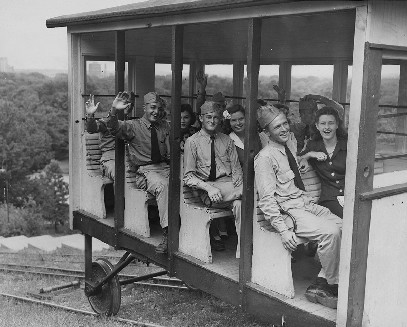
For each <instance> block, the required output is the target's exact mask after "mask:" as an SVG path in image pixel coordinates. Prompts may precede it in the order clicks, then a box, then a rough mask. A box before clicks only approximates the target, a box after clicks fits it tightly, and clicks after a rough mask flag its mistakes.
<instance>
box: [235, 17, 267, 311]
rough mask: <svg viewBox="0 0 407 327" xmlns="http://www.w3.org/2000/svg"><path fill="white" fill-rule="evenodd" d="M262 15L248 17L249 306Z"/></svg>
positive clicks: (245, 236)
mask: <svg viewBox="0 0 407 327" xmlns="http://www.w3.org/2000/svg"><path fill="white" fill-rule="evenodd" d="M261 23H262V21H261V19H259V18H254V19H251V20H250V21H249V26H248V27H249V31H248V32H249V35H248V49H247V77H248V81H249V88H248V92H249V93H248V100H249V101H247V112H246V130H245V140H244V148H245V152H244V163H243V199H242V218H243V217H244V219H242V222H241V231H240V261H239V287H240V290H239V291H240V295H241V298H240V303H241V306H242V307H243V308H245V307H246V287H245V286H246V283H248V282H249V281H250V280H251V268H252V253H253V205H254V199H253V197H254V155H255V149H256V143H257V141H258V135H257V124H256V119H257V114H256V110H257V95H258V84H259V69H260V47H261Z"/></svg>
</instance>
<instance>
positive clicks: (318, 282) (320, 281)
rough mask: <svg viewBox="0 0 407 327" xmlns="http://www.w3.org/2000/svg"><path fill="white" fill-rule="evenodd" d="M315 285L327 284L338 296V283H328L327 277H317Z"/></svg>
mask: <svg viewBox="0 0 407 327" xmlns="http://www.w3.org/2000/svg"><path fill="white" fill-rule="evenodd" d="M314 285H319V286H325V287H328V288H329V290H330V291H331V293H332V294H333V295H334V296H336V297H337V296H338V284H328V282H327V280H326V279H325V278H322V277H317V278H316V279H315V283H314Z"/></svg>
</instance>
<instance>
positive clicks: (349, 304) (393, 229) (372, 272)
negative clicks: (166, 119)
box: [47, 0, 407, 327]
mask: <svg viewBox="0 0 407 327" xmlns="http://www.w3.org/2000/svg"><path fill="white" fill-rule="evenodd" d="M406 17H407V3H406V2H403V1H379V0H377V1H376V0H370V1H284V0H268V1H262V0H234V1H231V0H201V1H182V0H180V1H176V2H173V1H168V0H157V1H155V0H151V1H147V2H143V3H135V4H133V5H126V6H121V7H115V8H108V9H104V10H99V11H94V12H87V13H80V14H76V15H69V16H62V17H56V18H53V19H49V20H47V26H48V27H49V28H54V27H67V34H68V45H69V50H68V51H69V53H68V55H69V107H70V208H71V213H72V214H71V226H72V227H73V228H75V229H78V230H80V231H82V232H83V233H84V234H85V235H86V238H85V239H86V249H85V263H86V279H87V291H88V295H89V297H90V299H92V297H96V298H97V296H98V292H100V290H101V287H100V283H99V286H97V285H96V284H97V283H96V284H95V280H96V282H97V281H100V280H101V279H103V278H104V277H106V276H111V275H112V276H113V279H110V280H109V282H108V285H109V286H110V287H109V292H110V293H108V295H109V296H108V298H109V299H110V300H108V301H107V304H106V306H105V307H102V308H101V307H98V308H97V309H98V310H99V311H101V312H103V313H109V314H111V313H116V312H117V311H118V309H119V306H120V302H119V303H118V301H120V300H119V299H120V281H118V279H117V275H115V272H116V271H117V269H119V268H120V267H113V266H111V265H110V264H109V263H106V262H104V261H103V262H102V261H100V260H99V261H96V262H94V263H92V254H91V244H92V242H91V240H92V238H93V237H96V238H98V239H100V240H102V241H104V242H106V243H108V244H110V245H112V246H114V247H115V248H116V249H125V250H127V251H128V252H129V254H128V255H127V256H126V257H125V258H123V260H122V261H123V262H124V263H126V262H128V261H131V260H132V259H133V258H134V257H137V258H139V259H142V260H144V261H148V262H153V263H155V264H156V265H158V266H160V267H163V268H164V270H163V272H162V273H164V272H166V271H168V272H169V273H170V274H171V275H172V276H176V277H178V278H180V279H182V280H184V281H185V282H186V283H188V284H189V285H192V286H194V287H197V288H199V289H201V290H203V291H205V292H208V293H211V294H213V295H215V296H217V297H219V298H221V299H223V300H225V301H227V302H229V303H232V304H235V305H237V306H240V307H242V308H243V309H244V310H247V311H248V312H250V313H252V314H254V315H256V316H257V317H259V318H260V319H265V320H268V321H270V322H273V323H278V322H279V321H280V319H281V316H282V315H284V316H285V317H286V321H287V323H288V325H289V326H290V327H291V326H334V325H337V326H349V327H350V326H355V327H356V326H403V324H405V320H406V319H405V313H404V308H405V307H406V305H407V299H406V297H405V294H406V293H407V292H406V291H407V281H406V279H405V278H404V275H405V271H406V270H407V269H406V268H407V267H406V260H404V251H405V250H404V248H405V244H406V237H405V235H406V232H407V219H406V218H407V214H406V212H407V210H406V209H407V171H406V170H407V165H406V153H407V137H406V136H407V37H406V35H407V23H406V19H405V18H406ZM91 61H114V62H115V69H116V79H115V80H116V86H115V87H116V89H115V91H116V93H117V92H119V91H123V90H124V89H125V84H127V86H126V89H127V90H133V91H134V92H135V93H136V94H138V95H141V97H140V98H139V99H137V105H136V110H135V113H134V114H135V115H139V116H140V114H141V112H142V107H141V106H142V95H144V94H145V93H147V92H149V91H152V90H154V89H155V80H154V76H155V65H156V64H160V63H161V64H171V69H172V91H171V121H172V122H173V123H172V130H171V176H170V189H171V190H172V191H173V192H171V193H170V200H169V203H170V204H171V205H170V206H169V210H170V219H169V235H170V246H169V254H168V256H166V255H157V254H156V253H155V252H154V247H155V245H157V243H158V242H159V234H158V233H157V232H156V231H155V230H154V229H151V230H149V231H148V233H147V232H146V230H145V229H144V234H143V235H142V233H140V232H138V230H137V228H136V227H134V226H133V227H132V226H130V225H131V224H130V225H129V223H128V220H127V219H125V216H126V207H128V206H129V205H130V203H128V202H125V193H126V191H125V189H126V187H128V186H126V185H127V184H126V183H127V182H126V178H127V176H126V173H125V162H126V160H125V148H124V144H123V142H121V141H119V140H118V141H117V143H116V144H117V146H116V182H115V212H114V216H109V215H107V216H106V217H103V215H104V214H103V211H102V213H100V214H99V216H98V215H97V214H95V212H99V211H97V210H96V211H95V210H93V208H92V206H93V205H95V204H94V202H93V200H92V199H93V198H94V196H95V193H94V192H95V191H94V189H92V188H91V187H89V185H90V184H89V183H90V182H89V180H90V179H93V178H98V177H97V176H94V175H95V173H92V174H89V169H92V164H88V165H87V162H88V163H89V160H88V161H87V156H88V153H89V151H86V150H84V149H86V146H87V143H86V137H85V131H84V124H83V123H82V118H83V117H84V101H85V97H86V96H87V89H86V85H87V84H86V79H87V72H88V70H87V69H86V67H87V66H86V65H87V63H89V62H91ZM210 64H223V65H233V95H232V96H233V98H234V100H233V101H236V102H242V101H243V98H245V106H246V108H247V114H246V123H247V126H248V128H247V129H246V138H245V149H247V151H246V153H245V164H244V176H245V178H244V190H245V192H244V197H243V216H244V219H243V222H242V229H241V258H240V259H239V260H238V259H234V258H233V256H234V253H233V251H229V252H228V251H226V252H223V253H212V256H213V258H212V260H208V262H204V261H203V260H201V259H199V260H198V259H197V258H196V257H194V256H193V255H191V254H190V253H188V250H185V251H182V249H180V246H179V245H180V237H181V236H180V234H179V230H180V222H179V219H178V217H179V216H180V211H182V210H183V209H182V208H183V205H184V204H185V202H183V200H185V199H184V197H185V196H184V193H183V187H182V185H181V179H180V173H181V169H182V167H181V165H180V156H181V154H180V147H179V137H180V128H179V124H177V123H176V122H178V121H179V117H180V109H179V108H180V104H181V97H182V96H187V97H188V98H189V101H191V103H193V101H194V100H193V97H194V94H195V91H196V85H195V82H194V80H195V78H194V77H195V74H196V71H197V70H198V69H201V68H202V67H204V66H205V65H210ZM183 65H189V76H190V78H189V93H188V94H182V92H181V86H182V69H183ZM245 65H247V81H248V83H247V88H246V90H244V87H243V81H244V77H245V75H244V71H245V68H244V67H245ZM263 65H279V85H280V86H281V87H282V88H284V89H285V90H286V91H287V96H288V98H290V91H291V71H292V69H293V67H295V65H329V66H333V90H332V97H333V98H334V99H335V100H337V101H339V102H341V103H346V105H345V108H346V112H347V117H348V120H347V121H348V131H349V142H348V159H347V175H346V190H345V206H344V219H343V235H342V248H341V268H340V284H339V301H338V309H337V310H333V309H329V308H324V307H322V306H320V305H318V304H313V303H309V302H307V301H306V300H305V298H304V296H303V293H304V290H305V287H306V286H307V284H306V283H308V282H309V281H310V280H311V278H313V277H314V276H312V274H311V275H307V273H304V271H306V268H303V267H302V266H296V264H294V265H293V267H292V270H293V280H294V284H293V285H294V289H295V296H294V297H293V298H291V297H290V295H289V294H288V295H287V294H285V295H283V294H282V293H284V292H282V291H281V290H280V289H278V287H277V286H278V285H280V282H277V283H276V285H277V286H276V287H274V286H272V284H270V283H267V282H265V283H263V282H261V281H256V278H254V275H255V274H257V273H258V271H259V270H260V271H261V270H262V269H263V270H264V269H268V268H269V266H270V265H268V262H269V261H278V259H279V258H269V257H267V256H265V255H263V256H262V255H260V260H259V253H257V252H256V253H255V251H258V248H256V247H254V246H253V241H257V239H255V240H253V235H258V234H255V232H256V227H257V225H256V224H257V221H255V219H256V217H257V210H256V206H255V202H256V198H255V196H254V194H255V192H254V179H253V174H254V172H253V153H254V146H255V145H254V142H255V141H254V139H255V138H254V136H255V135H254V133H255V130H256V128H255V124H256V112H255V108H256V100H257V97H258V77H259V68H260V66H263ZM388 65H391V66H393V67H397V69H398V70H399V73H398V76H399V87H398V98H396V99H394V102H393V103H391V104H385V103H382V102H380V94H381V93H380V91H381V83H382V80H383V79H382V71H384V70H385V69H386V67H389V66H388ZM348 67H351V70H349V71H350V72H351V76H352V84H351V93H350V97H349V103H347V97H346V90H347V85H348ZM126 76H127V77H126ZM396 93H397V92H396ZM96 96H98V95H97V94H96ZM388 107H390V108H392V109H391V111H383V110H384V109H382V108H385V109H386V110H387V108H388ZM390 119H393V124H392V125H391V126H393V128H392V129H391V130H383V129H378V127H377V126H378V121H379V120H380V121H382V120H390ZM78 122H79V123H78ZM383 135H391V137H390V138H388V139H386V138H385V141H383ZM88 145H89V146H90V145H91V142H88ZM375 162H378V163H381V165H376V172H378V173H380V174H374V172H375ZM93 166H94V165H93ZM377 167H379V168H377ZM380 167H381V168H380ZM100 185H102V186H98V189H99V192H101V190H100V189H103V185H104V184H103V183H102V184H100ZM126 194H127V193H126ZM177 204H179V205H177ZM132 205H135V204H134V203H133V204H132ZM137 205H139V206H140V210H144V209H142V208H141V206H144V203H141V204H140V203H138V204H137ZM136 208H138V207H136ZM143 208H144V207H143ZM180 208H181V209H180ZM140 216H143V217H145V212H144V213H143V214H142V215H140ZM137 219H139V218H137ZM140 219H142V218H140ZM130 220H131V219H130ZM133 223H134V221H133ZM146 233H147V234H146ZM256 233H257V232H256ZM259 246H260V249H261V246H262V244H260V245H259ZM254 258H256V259H254ZM210 261H212V262H210ZM123 262H121V263H123ZM311 266H312V265H311ZM310 271H312V268H311V270H310ZM112 272H113V274H112ZM289 273H290V272H289V271H288V274H289ZM269 277H270V278H271V279H274V280H277V281H280V279H282V277H284V278H286V277H287V273H286V274H283V273H281V274H279V273H278V269H277V271H274V272H273V275H272V276H269ZM290 278H291V276H289V279H290ZM270 285H271V286H270ZM105 291H106V290H105ZM91 301H92V300H91ZM96 307H97V304H96Z"/></svg>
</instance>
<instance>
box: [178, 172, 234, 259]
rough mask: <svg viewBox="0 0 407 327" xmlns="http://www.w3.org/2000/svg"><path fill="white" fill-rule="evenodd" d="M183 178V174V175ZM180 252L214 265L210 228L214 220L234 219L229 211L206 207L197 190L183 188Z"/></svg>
mask: <svg viewBox="0 0 407 327" xmlns="http://www.w3.org/2000/svg"><path fill="white" fill-rule="evenodd" d="M181 176H182V174H181ZM180 198H181V201H180V202H181V204H180V216H181V228H180V232H179V251H180V252H182V253H184V254H187V255H190V256H192V257H194V258H196V259H198V260H200V261H203V262H205V263H212V250H211V244H210V237H209V226H210V223H211V221H212V220H213V219H216V218H221V217H233V213H232V211H231V210H228V209H219V208H208V207H206V206H205V205H204V204H203V203H202V201H201V198H200V197H199V195H198V192H197V191H196V190H193V189H191V188H190V187H188V186H183V187H181V196H180Z"/></svg>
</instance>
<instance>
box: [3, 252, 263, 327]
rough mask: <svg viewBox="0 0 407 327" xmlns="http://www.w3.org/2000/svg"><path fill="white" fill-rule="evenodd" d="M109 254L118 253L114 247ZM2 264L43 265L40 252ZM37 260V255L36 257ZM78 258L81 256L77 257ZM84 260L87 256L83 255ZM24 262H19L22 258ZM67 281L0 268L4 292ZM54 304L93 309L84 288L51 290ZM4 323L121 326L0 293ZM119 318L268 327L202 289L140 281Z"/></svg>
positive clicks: (192, 326)
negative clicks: (171, 286) (186, 288)
mask: <svg viewBox="0 0 407 327" xmlns="http://www.w3.org/2000/svg"><path fill="white" fill-rule="evenodd" d="M110 253H111V254H117V253H116V252H114V251H111V252H110ZM0 258H1V259H2V261H3V262H6V261H7V262H13V263H23V262H21V261H24V264H32V265H39V264H40V263H39V262H38V256H37V257H36V256H32V260H31V261H30V260H29V259H27V257H25V258H24V259H21V261H20V260H19V259H18V255H16V257H15V258H13V259H11V258H8V259H11V260H6V258H5V257H0ZM36 258H37V259H36ZM78 258H79V257H78ZM53 259H54V260H55V261H54V262H45V261H44V262H42V264H43V265H44V266H59V267H65V268H67V267H70V268H71V269H83V264H82V263H75V264H71V263H70V262H68V261H69V260H72V258H65V259H64V258H63V257H58V256H55V257H54V258H53ZM82 259H83V258H82ZM34 260H35V261H34ZM19 261H20V262H19ZM151 271H152V270H151V268H147V267H146V266H145V265H143V264H141V263H138V264H136V265H132V266H129V267H128V268H126V272H124V273H129V274H144V273H147V272H151ZM71 281H72V280H69V279H66V278H65V279H61V278H58V279H56V278H53V277H41V276H38V275H32V274H11V273H3V272H0V292H4V293H9V294H13V295H17V296H27V293H28V292H31V293H38V292H39V289H40V288H42V287H47V286H53V285H59V284H62V283H65V282H71ZM51 295H52V300H50V301H51V302H53V303H56V304H59V305H64V306H68V307H73V308H76V309H81V310H86V311H92V309H91V307H90V304H89V302H88V299H87V298H86V296H85V294H84V292H83V289H79V288H77V289H66V290H60V291H56V292H53V293H51ZM0 306H1V308H2V310H1V311H0V327H3V326H12V327H14V326H34V327H37V326H38V327H40V326H41V327H43V326H45V327H48V326H73V327H76V326H98V327H104V326H113V327H114V326H123V324H122V323H118V322H115V321H112V320H109V319H106V318H105V319H102V318H95V317H86V316H83V315H81V314H74V313H69V312H64V311H61V310H56V309H52V308H46V307H42V306H38V305H33V304H25V303H18V302H16V301H14V300H6V299H5V298H1V297H0ZM118 317H120V318H125V319H131V320H136V321H143V322H149V323H153V324H158V325H162V326H167V327H170V326H171V327H172V326H173V327H175V326H176V327H180V326H188V327H210V326H211V327H212V326H222V327H263V326H269V324H268V325H266V324H261V323H259V322H256V321H255V319H254V317H253V316H249V315H248V314H246V313H244V312H242V311H241V310H240V309H239V308H237V307H235V306H232V305H229V304H227V303H225V302H223V301H221V300H219V299H217V298H215V297H213V296H211V295H209V294H206V293H203V292H201V291H187V290H176V289H159V288H152V287H146V286H140V285H128V286H127V287H123V288H122V298H121V307H120V311H119V314H118Z"/></svg>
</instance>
